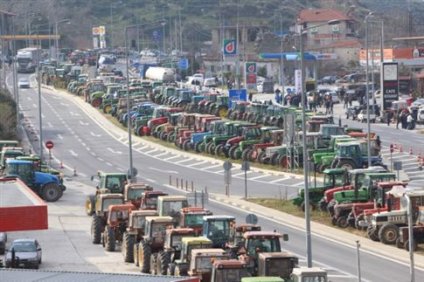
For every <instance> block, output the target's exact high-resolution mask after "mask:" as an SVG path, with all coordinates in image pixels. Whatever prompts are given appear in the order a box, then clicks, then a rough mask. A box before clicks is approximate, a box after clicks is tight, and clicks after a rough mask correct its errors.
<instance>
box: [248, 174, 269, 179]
mask: <svg viewBox="0 0 424 282" xmlns="http://www.w3.org/2000/svg"><path fill="white" fill-rule="evenodd" d="M267 176H269V175H266V174H264V175H259V176H255V177H251V178H249V180H255V179H259V178H264V177H267Z"/></svg>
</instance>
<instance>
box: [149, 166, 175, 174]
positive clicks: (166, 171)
mask: <svg viewBox="0 0 424 282" xmlns="http://www.w3.org/2000/svg"><path fill="white" fill-rule="evenodd" d="M149 169H150V170H155V171H160V172H165V173H172V174H179V173H178V171H174V170H163V169H160V168H155V167H149Z"/></svg>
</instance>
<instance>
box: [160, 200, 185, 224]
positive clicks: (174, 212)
mask: <svg viewBox="0 0 424 282" xmlns="http://www.w3.org/2000/svg"><path fill="white" fill-rule="evenodd" d="M186 207H188V201H187V197H186V196H160V197H159V198H158V203H157V212H158V214H159V216H170V217H172V219H173V222H174V225H176V224H178V223H179V222H180V220H181V209H182V208H186Z"/></svg>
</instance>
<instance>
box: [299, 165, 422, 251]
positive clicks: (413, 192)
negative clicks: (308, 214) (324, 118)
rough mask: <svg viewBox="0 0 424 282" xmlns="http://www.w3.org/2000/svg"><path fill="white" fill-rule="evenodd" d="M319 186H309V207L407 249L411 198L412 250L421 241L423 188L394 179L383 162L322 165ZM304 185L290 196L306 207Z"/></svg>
mask: <svg viewBox="0 0 424 282" xmlns="http://www.w3.org/2000/svg"><path fill="white" fill-rule="evenodd" d="M323 174H324V183H323V185H322V186H318V187H311V188H310V190H309V198H310V201H309V204H310V208H312V209H320V210H321V211H325V212H328V214H329V216H330V217H331V221H332V223H333V224H334V225H337V226H338V227H340V228H347V227H353V228H357V229H359V230H364V231H366V234H367V236H368V237H369V238H370V239H371V240H373V241H380V242H382V243H384V244H396V246H397V247H399V248H405V249H406V250H409V233H408V227H407V225H408V213H407V209H408V205H407V202H406V201H404V200H402V197H403V196H404V195H405V193H407V194H408V195H409V196H410V198H411V205H412V209H413V211H414V212H413V220H414V222H415V226H414V229H413V230H414V233H413V234H414V240H413V243H414V244H413V247H414V250H416V249H417V247H418V244H419V243H424V190H423V189H422V187H418V188H417V187H413V185H412V184H410V185H408V183H407V182H403V181H399V180H396V179H397V178H396V174H395V173H393V172H389V171H388V170H387V169H386V168H384V167H382V166H371V167H369V168H361V169H351V170H346V169H344V168H335V169H325V170H324V172H323ZM304 192H305V191H304V189H303V188H302V189H300V191H299V195H298V196H297V197H296V198H295V199H293V203H294V204H295V205H298V206H300V207H301V208H303V209H304V208H305V204H304Z"/></svg>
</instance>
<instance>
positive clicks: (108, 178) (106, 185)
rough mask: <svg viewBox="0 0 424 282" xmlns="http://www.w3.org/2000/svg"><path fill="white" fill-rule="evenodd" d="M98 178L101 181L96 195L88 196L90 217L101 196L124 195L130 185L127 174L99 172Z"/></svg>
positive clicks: (87, 210)
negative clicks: (126, 187)
mask: <svg viewBox="0 0 424 282" xmlns="http://www.w3.org/2000/svg"><path fill="white" fill-rule="evenodd" d="M97 176H98V178H99V181H98V185H96V193H95V194H92V195H88V196H87V198H86V201H85V211H86V213H87V215H89V216H91V215H93V213H94V210H95V209H94V207H95V206H96V202H97V199H98V195H99V194H105V193H108V194H110V193H117V194H123V193H124V189H125V185H126V184H127V183H128V176H127V174H125V173H120V172H117V173H105V172H101V171H99V172H98V173H97ZM91 180H94V176H92V177H91Z"/></svg>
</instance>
